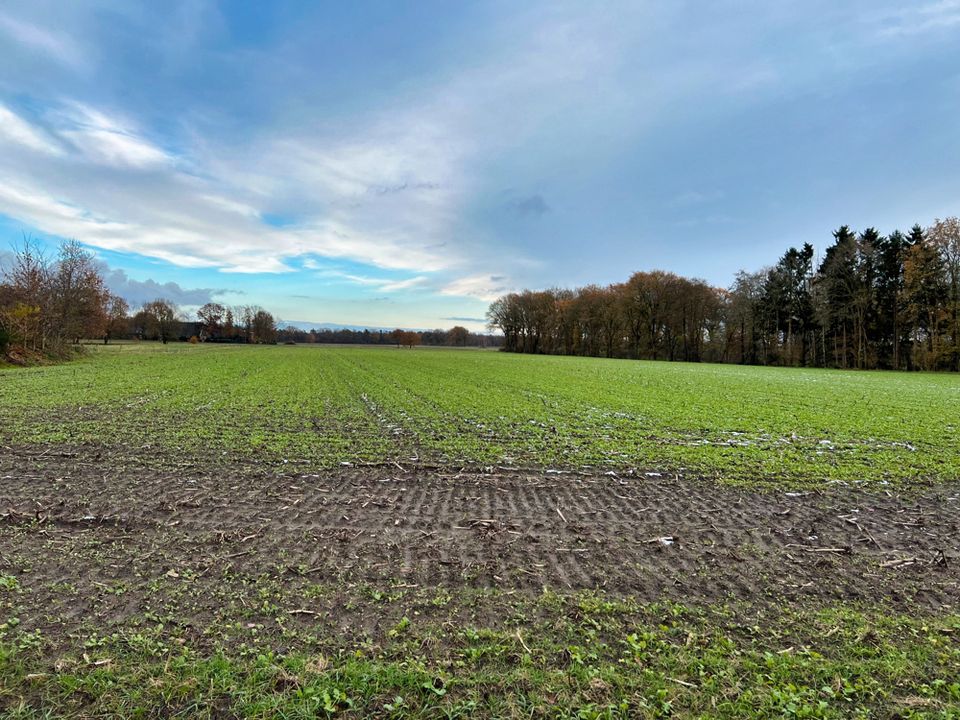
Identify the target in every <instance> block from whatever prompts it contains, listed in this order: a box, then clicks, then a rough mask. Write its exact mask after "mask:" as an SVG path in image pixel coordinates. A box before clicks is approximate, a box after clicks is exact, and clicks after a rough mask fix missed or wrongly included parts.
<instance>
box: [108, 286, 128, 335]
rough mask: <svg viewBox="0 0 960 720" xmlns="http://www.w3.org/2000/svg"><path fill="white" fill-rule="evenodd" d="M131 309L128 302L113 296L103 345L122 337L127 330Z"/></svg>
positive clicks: (109, 306)
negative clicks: (128, 314) (119, 336)
mask: <svg viewBox="0 0 960 720" xmlns="http://www.w3.org/2000/svg"><path fill="white" fill-rule="evenodd" d="M129 312H130V307H129V306H128V305H127V301H126V300H124V299H123V298H122V297H119V296H117V295H111V296H110V299H109V304H108V306H107V321H106V323H105V327H104V333H103V344H104V345H106V344H107V343H109V342H110V339H111V338H114V337H116V336H117V335H121V334H123V333H124V332H126V329H127V313H129Z"/></svg>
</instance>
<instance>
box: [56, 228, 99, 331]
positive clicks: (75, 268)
mask: <svg viewBox="0 0 960 720" xmlns="http://www.w3.org/2000/svg"><path fill="white" fill-rule="evenodd" d="M52 291H53V295H54V299H53V304H54V314H53V319H54V321H55V323H56V329H55V333H56V335H57V339H58V340H72V341H73V342H74V343H79V342H80V339H81V338H83V337H100V336H101V335H103V333H104V331H105V329H106V324H107V311H108V304H109V300H110V295H109V293H108V292H107V289H106V287H105V286H104V282H103V278H102V277H101V276H100V273H99V271H98V270H97V268H96V266H95V265H94V261H93V254H92V253H90V252H89V251H87V250H85V249H84V248H83V246H82V245H80V243H78V242H77V241H76V240H69V241H67V242H64V243H63V244H62V245H61V246H60V251H59V253H58V257H57V262H56V265H55V268H54V272H53V276H52Z"/></svg>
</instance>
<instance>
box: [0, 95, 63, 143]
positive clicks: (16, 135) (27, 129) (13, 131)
mask: <svg viewBox="0 0 960 720" xmlns="http://www.w3.org/2000/svg"><path fill="white" fill-rule="evenodd" d="M4 139H5V140H8V141H10V142H14V143H17V144H18V145H22V146H23V147H26V148H29V149H30V150H34V151H36V152H41V153H46V154H48V155H60V154H62V151H61V150H60V148H59V147H57V146H56V145H55V144H54V143H53V142H52V141H51V140H50V139H49V138H48V137H46V136H45V134H44V133H43V132H41V131H40V130H37V129H36V128H34V127H33V126H32V125H30V124H29V123H28V122H27V121H26V120H24V119H23V118H21V117H20V116H19V115H17V114H16V113H14V112H13V111H12V110H10V109H9V108H7V107H5V106H4V105H0V140H4Z"/></svg>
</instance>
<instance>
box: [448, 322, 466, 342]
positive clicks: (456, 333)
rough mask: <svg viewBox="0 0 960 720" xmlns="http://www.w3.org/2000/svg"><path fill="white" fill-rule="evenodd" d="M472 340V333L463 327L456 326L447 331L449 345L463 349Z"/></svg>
mask: <svg viewBox="0 0 960 720" xmlns="http://www.w3.org/2000/svg"><path fill="white" fill-rule="evenodd" d="M469 340H470V331H469V330H467V329H466V328H465V327H462V326H461V325H454V326H453V327H452V328H450V330H448V331H447V338H446V342H447V344H448V345H454V346H457V347H463V346H464V345H466V344H467V341H469Z"/></svg>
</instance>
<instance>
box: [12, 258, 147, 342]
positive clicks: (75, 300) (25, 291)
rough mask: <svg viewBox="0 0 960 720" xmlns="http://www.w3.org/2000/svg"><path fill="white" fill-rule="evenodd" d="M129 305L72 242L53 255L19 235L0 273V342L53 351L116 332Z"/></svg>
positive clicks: (120, 326)
mask: <svg viewBox="0 0 960 720" xmlns="http://www.w3.org/2000/svg"><path fill="white" fill-rule="evenodd" d="M128 312H129V308H128V306H127V303H126V301H125V300H124V299H123V298H121V297H118V296H116V295H113V294H111V293H110V292H109V291H108V290H107V288H106V286H105V284H104V280H103V277H102V275H101V274H100V272H99V270H98V268H97V265H96V263H95V262H94V258H93V256H92V255H91V254H90V253H89V252H87V251H86V250H84V249H83V247H82V246H81V245H80V244H79V243H77V242H75V241H69V242H65V243H63V244H61V245H60V248H59V251H58V252H57V254H56V256H54V257H50V256H48V255H46V254H45V253H44V252H43V251H42V250H41V248H40V247H39V245H37V244H36V243H34V242H32V241H30V240H29V239H28V240H25V241H24V243H23V245H22V246H21V247H20V248H19V249H18V250H17V252H16V253H14V254H13V257H12V259H11V261H10V262H9V264H8V266H7V267H5V268H4V269H3V274H2V276H0V346H4V345H6V344H9V343H13V342H16V343H17V344H19V345H20V346H21V347H23V348H25V349H27V350H31V351H34V352H38V353H45V354H51V355H56V354H60V353H62V352H64V351H65V350H66V349H67V348H69V346H70V345H72V344H76V343H79V342H80V339H81V338H88V337H105V338H109V337H111V336H112V335H115V334H116V333H118V332H120V331H121V330H122V327H123V326H124V325H125V323H126V319H127V313H128Z"/></svg>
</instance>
